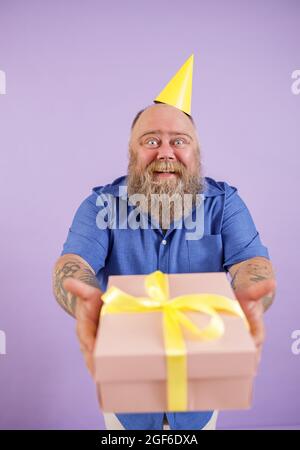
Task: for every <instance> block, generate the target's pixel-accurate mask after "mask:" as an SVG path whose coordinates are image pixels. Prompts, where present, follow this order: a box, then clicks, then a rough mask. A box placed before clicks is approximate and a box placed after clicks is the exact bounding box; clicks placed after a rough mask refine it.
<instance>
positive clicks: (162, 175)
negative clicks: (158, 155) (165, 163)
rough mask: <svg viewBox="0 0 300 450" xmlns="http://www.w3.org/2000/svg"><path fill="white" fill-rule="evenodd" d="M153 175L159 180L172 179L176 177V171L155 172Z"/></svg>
mask: <svg viewBox="0 0 300 450" xmlns="http://www.w3.org/2000/svg"><path fill="white" fill-rule="evenodd" d="M153 173H154V176H156V177H158V178H171V177H175V176H176V172H175V170H155V172H153Z"/></svg>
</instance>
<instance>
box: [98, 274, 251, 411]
mask: <svg viewBox="0 0 300 450" xmlns="http://www.w3.org/2000/svg"><path fill="white" fill-rule="evenodd" d="M145 290H146V292H147V294H148V297H135V296H132V295H129V294H127V293H125V292H123V291H122V290H121V289H119V288H117V287H115V286H111V287H110V288H109V289H108V290H107V291H106V292H105V293H104V294H103V295H102V299H103V302H104V305H103V307H102V310H101V314H102V315H103V314H107V313H109V314H112V313H116V314H119V313H122V312H133V313H139V312H154V311H161V312H162V313H163V335H164V343H165V349H166V356H167V400H168V411H186V410H187V403H188V395H187V389H188V386H187V359H186V348H185V342H184V337H183V335H182V331H181V327H180V326H183V327H185V328H186V329H188V330H190V331H191V332H192V334H193V335H194V336H195V338H196V339H202V340H214V339H218V338H220V337H221V336H222V335H223V334H224V323H223V320H222V317H221V316H220V315H219V314H218V313H217V311H222V312H225V313H229V314H233V315H236V316H239V317H241V318H242V319H243V320H244V321H245V323H246V325H247V327H248V324H247V321H246V318H245V315H244V313H243V311H242V309H241V307H240V305H239V303H238V302H237V301H235V300H232V299H229V298H227V297H224V296H222V295H215V294H190V295H180V296H178V297H174V298H172V299H170V298H169V285H168V278H167V276H166V275H165V274H164V273H163V272H161V271H159V270H157V271H155V272H153V273H151V274H150V275H147V276H146V277H145ZM184 311H198V312H201V313H204V314H207V315H209V316H210V317H211V319H210V322H209V323H208V325H207V326H205V327H204V328H202V329H200V328H199V327H198V326H197V325H195V324H194V323H193V322H192V321H191V320H190V319H189V318H188V317H187V316H186V315H185V314H184Z"/></svg>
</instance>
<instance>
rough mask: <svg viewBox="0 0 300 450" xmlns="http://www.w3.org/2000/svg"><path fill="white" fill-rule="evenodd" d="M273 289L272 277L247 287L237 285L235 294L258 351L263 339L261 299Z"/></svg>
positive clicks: (262, 305) (262, 306)
mask: <svg viewBox="0 0 300 450" xmlns="http://www.w3.org/2000/svg"><path fill="white" fill-rule="evenodd" d="M274 290H275V281H274V280H273V279H269V280H263V281H259V282H257V283H255V284H251V285H250V286H247V287H237V288H236V290H235V296H236V298H237V299H238V301H239V302H240V305H241V307H242V309H243V311H244V313H245V315H246V318H247V320H248V322H249V325H250V331H251V334H252V336H253V338H254V342H255V344H256V346H257V348H258V350H259V351H261V347H262V344H263V342H264V339H265V327H264V320H263V314H264V310H265V308H264V304H263V299H264V298H266V297H268V295H269V294H270V293H272V292H274Z"/></svg>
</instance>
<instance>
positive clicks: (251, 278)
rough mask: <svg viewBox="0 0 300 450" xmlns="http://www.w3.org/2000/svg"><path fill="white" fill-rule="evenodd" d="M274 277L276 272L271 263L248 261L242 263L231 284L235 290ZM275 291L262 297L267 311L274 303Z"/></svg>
mask: <svg viewBox="0 0 300 450" xmlns="http://www.w3.org/2000/svg"><path fill="white" fill-rule="evenodd" d="M271 278H274V272H273V269H272V266H271V265H270V264H264V263H261V262H260V263H257V262H248V263H245V264H243V265H241V266H240V267H239V268H238V270H237V271H236V272H235V274H234V276H233V278H232V280H231V286H232V288H233V289H234V290H236V289H237V288H240V287H244V286H249V285H250V284H252V283H258V282H260V281H263V280H268V279H271ZM274 296H275V292H273V293H270V294H268V295H265V296H264V297H262V299H261V300H262V303H263V306H264V310H265V311H266V310H267V309H268V308H269V306H271V304H272V303H273V300H274Z"/></svg>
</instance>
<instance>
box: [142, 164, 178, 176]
mask: <svg viewBox="0 0 300 450" xmlns="http://www.w3.org/2000/svg"><path fill="white" fill-rule="evenodd" d="M146 171H147V172H148V173H149V174H152V173H154V172H174V173H178V174H179V175H183V174H184V173H186V171H187V169H186V168H185V167H184V165H183V164H182V163H180V162H179V161H152V162H151V163H150V164H149V165H148V166H147V168H146Z"/></svg>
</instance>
